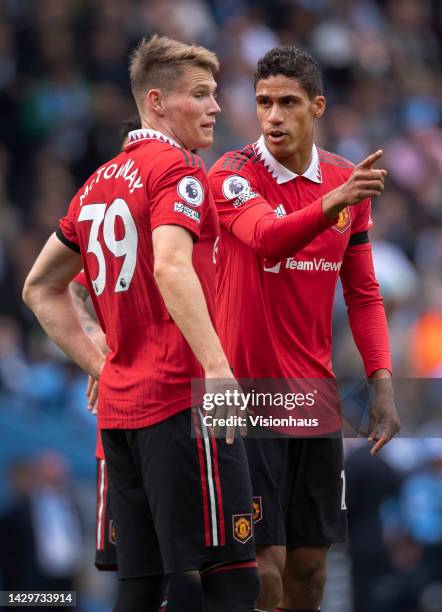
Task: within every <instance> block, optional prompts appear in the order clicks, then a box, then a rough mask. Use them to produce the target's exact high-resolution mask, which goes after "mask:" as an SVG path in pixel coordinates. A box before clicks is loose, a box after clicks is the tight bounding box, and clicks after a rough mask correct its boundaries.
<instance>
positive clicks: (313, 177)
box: [255, 136, 322, 185]
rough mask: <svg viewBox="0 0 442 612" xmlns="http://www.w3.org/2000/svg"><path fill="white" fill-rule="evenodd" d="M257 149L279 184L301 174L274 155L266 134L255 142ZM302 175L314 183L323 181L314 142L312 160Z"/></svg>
mask: <svg viewBox="0 0 442 612" xmlns="http://www.w3.org/2000/svg"><path fill="white" fill-rule="evenodd" d="M255 150H256V152H257V154H258V156H259V157H260V158H261V160H262V161H263V162H264V166H265V167H266V168H267V170H268V171H269V172H270V174H271V175H272V176H273V178H275V179H276V182H277V183H278V185H281V184H283V183H288V181H291V180H292V179H295V178H296V177H298V176H299V174H296V173H295V172H292V171H291V170H289V169H288V168H286V167H285V166H283V165H282V164H280V163H279V161H278V160H276V159H275V158H274V157H273V155H272V154H271V153H270V151H269V150H268V148H267V147H266V144H265V140H264V136H261V138H260V139H259V140H258V141H257V142H255ZM302 176H303V177H304V178H307V179H309V180H310V181H313V182H314V183H322V174H321V165H320V163H319V155H318V149H317V148H316V145H315V144H314V143H313V147H312V160H311V162H310V165H309V167H308V168H307V170H306V171H305V172H304V173H303V174H302Z"/></svg>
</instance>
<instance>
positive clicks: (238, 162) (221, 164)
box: [209, 144, 259, 176]
mask: <svg viewBox="0 0 442 612" xmlns="http://www.w3.org/2000/svg"><path fill="white" fill-rule="evenodd" d="M258 161H259V157H258V155H257V153H256V151H255V148H254V146H253V145H252V144H248V145H246V146H245V147H243V148H242V149H238V150H235V151H228V152H227V153H224V155H222V156H221V157H220V158H219V159H218V160H217V161H216V162H215V163H214V165H213V166H212V168H211V169H210V171H209V176H213V175H215V174H218V173H223V172H224V173H225V172H227V173H230V174H242V173H250V172H252V171H253V167H254V166H255V164H256V163H257V162H258Z"/></svg>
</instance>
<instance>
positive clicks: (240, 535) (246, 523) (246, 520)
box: [232, 514, 253, 544]
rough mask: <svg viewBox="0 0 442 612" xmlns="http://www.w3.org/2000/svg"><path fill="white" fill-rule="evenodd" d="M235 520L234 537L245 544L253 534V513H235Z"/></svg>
mask: <svg viewBox="0 0 442 612" xmlns="http://www.w3.org/2000/svg"><path fill="white" fill-rule="evenodd" d="M232 521H233V537H234V538H235V540H237V541H238V542H241V544H245V543H246V542H248V541H249V540H250V538H251V537H252V536H253V528H252V515H251V514H234V515H233V516H232Z"/></svg>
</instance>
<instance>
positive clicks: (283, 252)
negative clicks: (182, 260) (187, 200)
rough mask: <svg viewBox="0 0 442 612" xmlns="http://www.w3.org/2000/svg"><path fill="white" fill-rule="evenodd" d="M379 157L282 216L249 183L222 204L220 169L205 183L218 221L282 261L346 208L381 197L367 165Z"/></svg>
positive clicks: (376, 175)
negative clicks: (247, 188) (325, 191)
mask: <svg viewBox="0 0 442 612" xmlns="http://www.w3.org/2000/svg"><path fill="white" fill-rule="evenodd" d="M381 156H382V151H381V150H379V151H376V153H373V154H372V155H370V156H368V157H367V158H366V159H364V160H363V161H362V162H361V163H360V164H358V165H357V166H355V168H354V169H353V172H352V174H351V175H350V177H349V178H348V180H347V181H346V182H345V183H344V184H342V185H340V186H339V187H337V188H336V189H333V190H332V191H330V192H329V193H328V194H326V195H324V196H323V197H322V198H319V199H318V200H316V201H315V202H313V203H312V204H310V205H309V206H306V207H304V208H302V209H301V210H299V211H296V212H293V213H290V214H288V215H286V216H285V217H282V218H279V219H278V218H277V217H276V216H275V211H274V210H273V208H272V207H271V206H270V204H269V203H268V202H267V200H265V198H263V197H262V196H261V195H260V194H259V189H258V188H257V186H256V185H254V184H253V183H252V182H251V181H248V180H247V181H246V182H250V191H249V192H248V193H247V192H246V193H244V194H241V196H240V197H239V198H237V199H236V200H234V199H233V198H232V200H231V201H230V202H229V201H227V202H226V198H225V196H224V197H223V189H222V187H221V185H222V182H223V181H222V180H221V178H224V181H225V180H226V178H225V177H228V173H226V171H222V172H220V173H219V174H218V175H217V173H211V175H210V178H211V184H212V188H213V191H214V193H215V199H216V201H217V205H218V211H219V214H220V221H221V223H222V224H223V225H224V227H226V228H227V229H228V230H229V231H231V232H232V233H233V234H234V235H235V236H236V237H237V238H239V240H241V241H242V242H244V243H245V244H246V245H247V246H249V247H250V248H252V249H253V250H254V251H256V253H257V254H258V255H260V256H261V257H266V258H268V259H283V258H284V257H289V256H290V255H293V254H294V253H296V252H298V251H300V250H302V249H303V248H304V247H305V246H307V244H309V243H310V242H311V241H312V240H314V238H316V237H317V236H318V235H319V234H321V233H322V232H323V231H324V230H326V229H328V228H329V227H331V226H332V225H334V224H335V223H336V220H337V216H338V215H339V213H340V212H341V211H342V210H343V209H344V208H346V207H347V206H354V205H357V204H359V203H360V202H362V201H363V200H364V199H366V198H370V197H373V196H379V195H381V193H382V191H383V189H384V178H385V175H386V171H385V170H376V169H374V168H373V167H372V166H373V164H374V163H375V162H376V161H377V160H378V159H379V158H380V157H381Z"/></svg>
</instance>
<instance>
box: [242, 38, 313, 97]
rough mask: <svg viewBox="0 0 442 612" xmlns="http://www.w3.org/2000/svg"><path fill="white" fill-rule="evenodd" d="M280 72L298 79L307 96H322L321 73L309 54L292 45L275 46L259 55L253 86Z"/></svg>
mask: <svg viewBox="0 0 442 612" xmlns="http://www.w3.org/2000/svg"><path fill="white" fill-rule="evenodd" d="M278 74H282V75H284V76H286V77H289V78H292V79H296V80H297V81H299V84H300V85H301V87H302V88H303V89H304V90H305V92H306V93H307V95H308V97H309V98H310V99H311V100H312V99H313V98H314V97H315V96H322V91H323V89H322V75H321V70H320V68H319V65H318V63H317V62H316V61H315V60H314V59H313V58H312V56H311V55H309V54H308V53H306V52H305V51H303V50H302V49H298V48H297V47H294V46H292V45H287V46H285V47H275V48H274V49H271V50H270V51H267V53H266V54H265V55H264V56H263V57H261V59H260V60H259V61H258V65H257V67H256V72H255V75H254V86H255V89H256V84H257V83H258V81H260V80H261V79H268V78H269V77H271V76H277V75H278Z"/></svg>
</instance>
